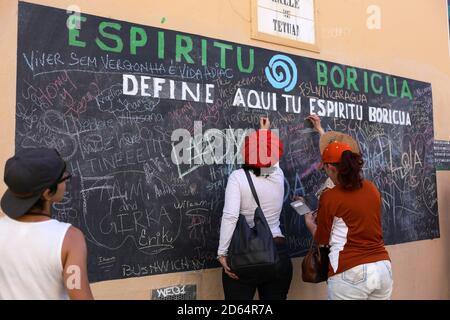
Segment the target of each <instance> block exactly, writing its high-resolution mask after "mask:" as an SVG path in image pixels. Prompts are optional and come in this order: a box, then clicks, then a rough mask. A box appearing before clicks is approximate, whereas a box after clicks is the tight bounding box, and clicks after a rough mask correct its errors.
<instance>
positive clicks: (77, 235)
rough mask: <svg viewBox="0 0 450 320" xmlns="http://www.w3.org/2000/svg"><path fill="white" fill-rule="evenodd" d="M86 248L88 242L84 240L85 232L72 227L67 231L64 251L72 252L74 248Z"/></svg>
mask: <svg viewBox="0 0 450 320" xmlns="http://www.w3.org/2000/svg"><path fill="white" fill-rule="evenodd" d="M85 246H86V241H85V239H84V234H83V232H82V231H81V230H80V229H78V228H76V227H74V226H70V227H69V229H68V230H67V233H66V236H65V238H64V243H63V250H64V249H66V250H70V249H73V248H80V247H81V248H83V247H85Z"/></svg>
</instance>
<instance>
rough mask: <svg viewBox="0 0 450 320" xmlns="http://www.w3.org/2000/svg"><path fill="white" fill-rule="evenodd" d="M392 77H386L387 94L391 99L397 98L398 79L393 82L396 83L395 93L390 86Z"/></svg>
mask: <svg viewBox="0 0 450 320" xmlns="http://www.w3.org/2000/svg"><path fill="white" fill-rule="evenodd" d="M390 79H391V77H390V76H386V87H387V94H388V96H391V97H396V96H397V79H396V78H393V79H392V80H393V82H394V92H392V91H391V85H390Z"/></svg>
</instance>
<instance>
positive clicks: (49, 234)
mask: <svg viewBox="0 0 450 320" xmlns="http://www.w3.org/2000/svg"><path fill="white" fill-rule="evenodd" d="M70 177H71V175H70V174H69V173H68V172H67V171H66V163H65V162H64V160H63V159H62V158H61V157H60V155H59V153H58V152H57V151H56V150H55V149H47V148H35V149H34V148H33V149H24V150H21V151H19V152H18V153H16V155H15V156H14V157H12V158H10V159H9V160H8V161H7V162H6V165H5V176H4V180H5V183H6V185H7V186H8V190H6V192H5V193H4V195H3V197H2V199H1V208H2V211H3V212H4V213H5V214H6V216H2V217H0V257H1V258H0V300H3V299H8V300H63V299H69V298H70V299H86V300H87V299H92V298H93V297H92V293H91V289H90V286H89V281H88V276H87V268H86V255H87V250H86V242H85V240H84V236H83V234H82V233H81V231H80V230H78V229H77V228H75V227H73V226H71V225H70V224H68V223H62V222H59V221H57V220H54V219H52V218H51V207H52V205H53V203H57V202H60V201H61V200H62V199H63V196H64V192H65V190H66V181H67V180H68V179H69V178H70Z"/></svg>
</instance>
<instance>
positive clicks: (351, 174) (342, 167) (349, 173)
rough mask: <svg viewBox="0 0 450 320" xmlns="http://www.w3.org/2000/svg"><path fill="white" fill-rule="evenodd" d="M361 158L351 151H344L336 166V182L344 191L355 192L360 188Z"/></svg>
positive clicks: (362, 162)
mask: <svg viewBox="0 0 450 320" xmlns="http://www.w3.org/2000/svg"><path fill="white" fill-rule="evenodd" d="M363 164H364V161H363V159H362V157H361V156H360V155H359V154H357V153H354V152H351V151H348V150H347V151H344V152H343V153H342V156H341V161H340V162H339V163H338V164H337V169H338V181H339V183H340V185H341V186H342V187H343V188H344V189H345V190H349V191H350V190H356V189H359V188H361V187H362V180H363V178H362V175H361V169H362V166H363Z"/></svg>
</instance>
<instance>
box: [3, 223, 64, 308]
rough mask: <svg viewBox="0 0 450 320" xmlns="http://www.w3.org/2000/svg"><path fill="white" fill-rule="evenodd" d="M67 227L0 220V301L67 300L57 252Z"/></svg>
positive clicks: (59, 256)
mask: <svg viewBox="0 0 450 320" xmlns="http://www.w3.org/2000/svg"><path fill="white" fill-rule="evenodd" d="M69 227H70V224H69V223H63V222H59V221H57V220H47V221H42V222H20V221H16V220H13V219H11V218H9V217H7V216H0V300H3V299H10V300H44V299H46V300H61V299H69V296H68V294H67V291H66V289H65V287H64V278H63V265H62V261H61V250H62V245H63V241H64V237H65V235H66V232H67V230H68V229H69Z"/></svg>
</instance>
